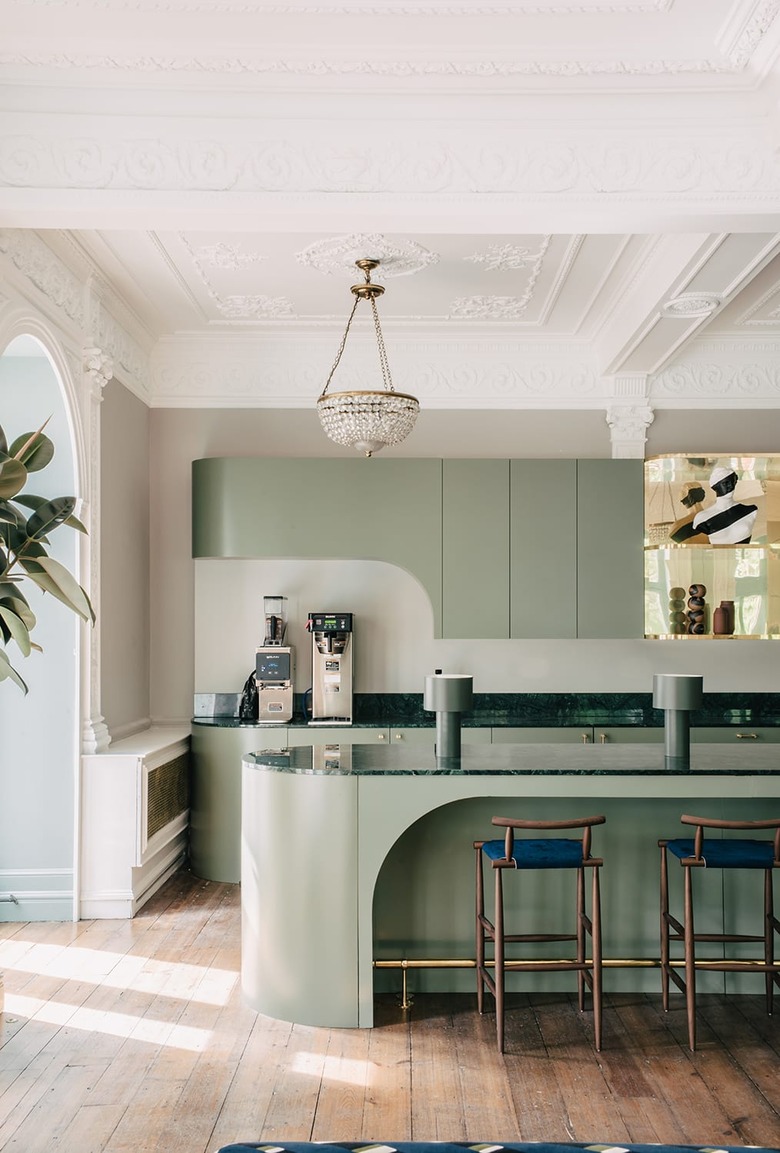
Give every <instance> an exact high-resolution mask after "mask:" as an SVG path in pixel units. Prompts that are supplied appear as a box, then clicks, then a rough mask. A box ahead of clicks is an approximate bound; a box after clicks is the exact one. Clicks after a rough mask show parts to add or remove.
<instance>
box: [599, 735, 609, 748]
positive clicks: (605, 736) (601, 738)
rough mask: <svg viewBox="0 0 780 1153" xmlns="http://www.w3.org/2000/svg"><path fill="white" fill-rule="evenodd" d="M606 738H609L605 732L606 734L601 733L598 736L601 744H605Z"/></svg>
mask: <svg viewBox="0 0 780 1153" xmlns="http://www.w3.org/2000/svg"><path fill="white" fill-rule="evenodd" d="M608 739H609V738H608V737H607V734H606V733H601V735H600V736H599V742H600V743H601V744H602V745H605V744H606V743H607V741H608Z"/></svg>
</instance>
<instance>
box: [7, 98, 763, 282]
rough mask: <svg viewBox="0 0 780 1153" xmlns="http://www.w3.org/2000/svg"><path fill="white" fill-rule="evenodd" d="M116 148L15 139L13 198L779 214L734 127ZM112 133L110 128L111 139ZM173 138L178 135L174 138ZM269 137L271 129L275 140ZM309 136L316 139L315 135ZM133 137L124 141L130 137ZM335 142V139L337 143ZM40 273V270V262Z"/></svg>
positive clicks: (10, 172)
mask: <svg viewBox="0 0 780 1153" xmlns="http://www.w3.org/2000/svg"><path fill="white" fill-rule="evenodd" d="M111 123H112V125H113V126H114V134H113V135H112V136H111V138H108V137H107V138H105V139H101V138H99V137H94V136H93V137H91V138H85V137H83V136H79V137H68V136H67V135H65V134H64V133H53V134H52V135H51V136H17V137H6V138H5V140H3V141H0V183H4V184H5V185H7V186H9V187H10V188H36V189H75V190H78V191H79V192H85V191H86V190H88V189H93V190H99V191H101V192H108V191H131V192H147V193H149V192H155V191H176V192H179V191H187V192H217V191H223V192H235V193H236V194H243V195H246V193H247V192H254V193H256V192H264V193H268V194H279V193H284V194H290V193H293V194H296V195H297V196H304V195H307V194H316V196H317V197H318V198H319V197H321V196H322V195H323V194H325V193H344V194H353V195H359V196H362V195H364V194H366V193H377V194H383V195H390V196H392V195H397V194H399V193H403V195H404V196H409V195H420V194H421V195H426V196H428V195H431V194H439V195H444V194H447V195H452V194H455V195H461V196H473V195H485V194H488V193H491V194H502V195H504V196H513V197H517V198H518V199H519V201H520V202H526V201H536V200H537V199H538V197H539V196H540V195H546V196H549V197H551V198H556V199H559V198H562V197H566V198H567V199H571V198H575V199H579V198H587V199H592V198H594V197H595V198H596V199H597V200H598V201H600V202H602V203H605V204H606V203H609V202H610V201H611V200H612V199H616V200H617V201H619V202H621V203H622V201H623V199H624V197H625V196H627V195H630V194H634V193H641V194H642V196H643V197H644V198H645V199H648V200H652V201H655V202H657V203H664V202H665V201H667V200H673V201H674V203H675V204H676V205H677V204H681V203H683V204H684V203H688V202H691V201H695V202H696V203H699V202H700V200H701V198H702V197H703V196H706V197H707V198H708V199H711V200H714V201H716V202H719V203H721V204H723V205H728V204H729V203H731V202H732V200H733V198H734V197H735V196H738V197H742V196H744V195H745V194H749V195H750V196H751V199H752V200H754V201H755V199H756V197H760V196H761V195H765V196H766V198H767V207H768V210H769V209H770V206H771V208H773V207H774V206H775V205H776V197H777V193H778V191H780V158H778V156H777V155H776V154H775V153H774V151H773V150H772V149H771V147H770V146H769V145H768V144H767V143H766V142H765V141H763V140H757V139H751V136H750V135H749V134H748V133H746V132H745V131H744V127H743V128H742V129H740V128H738V127H735V128H732V129H731V130H729V128H728V126H722V129H721V131H720V132H719V134H718V136H717V138H715V137H712V136H710V137H707V138H704V139H699V138H697V137H695V135H684V136H683V135H679V136H678V135H674V134H673V131H672V129H669V130H668V131H667V132H666V133H660V132H658V131H657V130H655V131H653V132H649V131H648V132H647V133H645V134H644V135H643V136H641V137H637V135H636V134H635V133H633V134H631V135H630V136H629V135H628V134H627V130H625V129H623V128H620V129H615V130H613V132H612V135H611V136H610V133H609V128H608V127H604V126H602V130H601V136H600V138H599V139H598V140H597V139H596V138H595V137H594V139H591V138H590V134H589V132H588V128H587V126H581V128H580V130H579V132H578V133H577V134H576V136H572V135H571V132H570V130H569V134H568V135H567V136H565V137H564V136H563V135H561V136H560V137H559V138H558V139H557V140H556V139H552V140H551V139H549V138H547V139H544V140H540V139H539V137H538V134H536V133H535V132H532V131H530V130H529V131H528V132H527V133H525V134H522V133H520V132H519V131H518V133H517V136H516V138H515V139H513V141H512V142H511V144H509V143H507V141H506V138H505V137H503V136H501V135H498V134H496V136H495V137H492V136H491V129H490V127H488V128H487V129H486V128H485V127H484V126H483V127H482V129H481V131H480V129H479V127H478V126H468V125H464V126H463V127H462V130H461V131H460V132H459V133H458V135H457V136H454V137H452V138H451V139H447V138H444V139H442V134H441V130H440V129H439V128H437V129H436V130H435V131H434V129H433V128H431V129H430V139H428V138H426V133H425V131H424V125H421V126H420V133H419V138H418V139H417V140H416V141H413V142H410V140H409V139H408V137H406V138H404V137H403V136H402V134H399V136H398V138H397V139H392V138H386V139H385V138H383V139H382V140H379V141H377V139H376V137H375V134H373V135H370V136H369V135H368V134H367V132H366V130H364V129H362V128H359V127H357V126H355V127H354V129H353V134H352V138H351V139H350V141H349V144H348V147H347V151H346V153H345V143H344V139H343V130H342V131H341V132H340V133H338V132H337V130H336V128H335V126H330V125H327V124H324V125H323V124H318V125H317V135H316V138H314V137H312V138H311V139H294V138H290V137H288V138H286V139H285V138H284V136H283V132H284V128H283V126H281V125H280V126H279V129H278V135H274V136H267V137H266V138H265V139H262V138H261V139H258V134H257V132H256V131H254V128H255V127H257V126H255V125H253V124H251V123H249V124H248V125H247V128H246V137H247V138H246V139H244V140H238V141H236V140H234V141H231V142H230V143H227V142H226V140H225V139H224V138H223V139H220V140H216V139H204V140H193V139H191V138H187V137H186V135H185V130H184V125H182V129H181V133H182V134H181V135H180V136H178V137H175V136H174V137H170V138H168V139H165V140H161V139H150V138H149V136H148V129H147V135H146V136H143V137H140V138H133V137H132V136H131V135H130V134H131V133H132V131H133V129H132V122H130V123H126V124H125V125H124V126H120V130H119V132H118V133H117V125H116V122H115V121H113V120H112V122H111ZM109 131H110V129H109V128H108V127H107V128H106V132H107V133H108V132H109ZM169 131H170V128H169ZM266 131H267V129H266ZM304 131H305V130H304ZM123 133H124V135H123ZM329 135H331V136H332V139H329V138H328V136H329ZM28 263H29V262H28Z"/></svg>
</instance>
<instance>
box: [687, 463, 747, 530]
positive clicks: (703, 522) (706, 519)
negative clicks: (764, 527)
mask: <svg viewBox="0 0 780 1153" xmlns="http://www.w3.org/2000/svg"><path fill="white" fill-rule="evenodd" d="M738 479H739V478H738V477H737V474H736V473H735V472H734V469H733V468H728V467H724V466H723V465H717V466H716V467H715V468H714V469H713V470H712V473H711V474H710V488H711V489H712V491H713V492H714V493H715V503H714V504H712V505H709V507H708V508H705V509H702V511H701V512H699V513H697V514H696V516H695V517H694V518H693V527H694V529H696V530H697V531H698V532H701V533H706V535H707V537H708V538H709V542H710V544H750V538H751V536H752V534H753V525H754V523H755V520H756V516H757V515H758V505H755V504H739V503H738V502H737V501H735V500H734V489H735V488H736V487H737V481H738Z"/></svg>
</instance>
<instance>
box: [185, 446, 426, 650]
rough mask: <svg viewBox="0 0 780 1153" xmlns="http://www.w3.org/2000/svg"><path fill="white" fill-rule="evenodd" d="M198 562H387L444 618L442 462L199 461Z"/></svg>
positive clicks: (195, 485) (195, 479) (195, 471)
mask: <svg viewBox="0 0 780 1153" xmlns="http://www.w3.org/2000/svg"><path fill="white" fill-rule="evenodd" d="M192 555H193V556H194V557H269V558H270V557H301V558H307V559H318V558H322V559H326V558H327V559H334V558H335V559H345V558H347V559H355V560H381V561H388V562H389V563H390V564H396V565H399V566H400V567H401V568H403V569H406V570H407V571H408V572H410V573H411V574H412V575H413V576H415V577H416V578H417V579H418V580H419V581H420V583H421V584H422V586H423V588H424V589H425V590H426V592H427V593H428V596H429V597H430V600H431V605H432V607H433V622H434V626H433V631H434V636H437V637H438V636H441V619H442V608H441V604H442V462H441V461H440V460H375V459H373V458H372V459H370V460H367V459H360V460H320V459H295V460H293V459H289V458H284V459H283V458H279V457H210V458H206V459H204V460H196V461H193V464H192Z"/></svg>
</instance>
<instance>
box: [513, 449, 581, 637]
mask: <svg viewBox="0 0 780 1153" xmlns="http://www.w3.org/2000/svg"><path fill="white" fill-rule="evenodd" d="M510 470H511V471H510V485H511V488H510V556H511V560H510V572H511V593H510V605H511V636H513V637H526V638H543V637H575V636H576V635H577V461H576V460H513V461H511V464H510Z"/></svg>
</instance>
